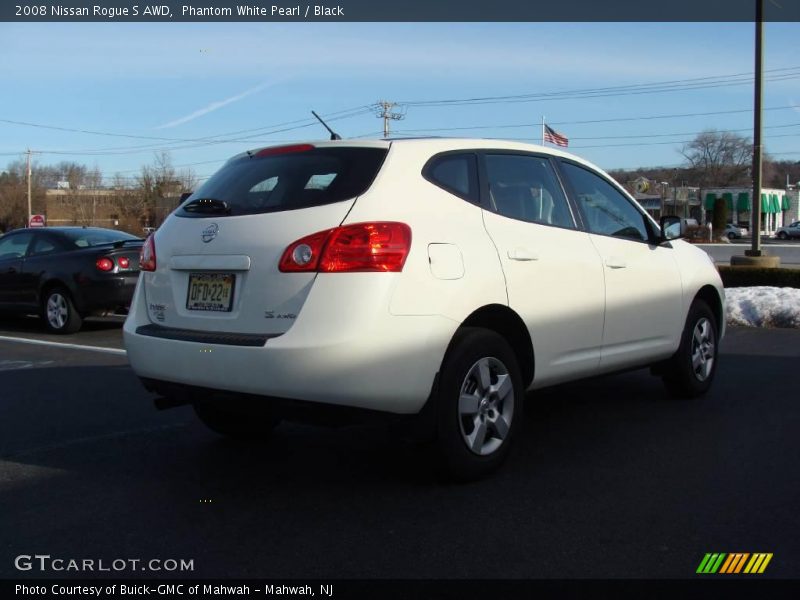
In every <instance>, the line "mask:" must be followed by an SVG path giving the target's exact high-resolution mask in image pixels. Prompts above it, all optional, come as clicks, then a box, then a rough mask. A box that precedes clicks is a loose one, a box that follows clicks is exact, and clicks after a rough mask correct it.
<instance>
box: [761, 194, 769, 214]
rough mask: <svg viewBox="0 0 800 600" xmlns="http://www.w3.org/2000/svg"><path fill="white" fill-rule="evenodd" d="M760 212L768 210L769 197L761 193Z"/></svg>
mask: <svg viewBox="0 0 800 600" xmlns="http://www.w3.org/2000/svg"><path fill="white" fill-rule="evenodd" d="M761 212H762V213H768V212H769V198H768V197H767V195H766V194H763V193H762V194H761Z"/></svg>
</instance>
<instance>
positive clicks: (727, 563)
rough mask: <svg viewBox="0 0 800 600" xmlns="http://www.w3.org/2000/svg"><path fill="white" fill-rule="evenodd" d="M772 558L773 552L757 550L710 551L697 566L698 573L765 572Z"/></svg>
mask: <svg viewBox="0 0 800 600" xmlns="http://www.w3.org/2000/svg"><path fill="white" fill-rule="evenodd" d="M771 560H772V553H771V552H756V553H754V554H750V553H749V552H733V553H730V554H729V553H725V552H714V553H712V552H709V553H708V554H706V555H705V556H704V557H703V560H702V561H700V566H699V567H697V571H696V572H697V573H699V574H702V575H709V574H714V573H720V574H723V573H724V574H726V575H731V574H737V573H748V574H751V575H755V574H757V573H763V572H764V571H765V570H766V568H767V565H768V564H769V561H771Z"/></svg>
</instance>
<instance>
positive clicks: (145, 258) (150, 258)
mask: <svg viewBox="0 0 800 600" xmlns="http://www.w3.org/2000/svg"><path fill="white" fill-rule="evenodd" d="M139 270H140V271H155V270H156V243H155V241H154V240H153V234H152V233H151V234H150V235H149V236H148V237H147V239H146V240H145V242H144V246H142V250H141V252H140V253H139Z"/></svg>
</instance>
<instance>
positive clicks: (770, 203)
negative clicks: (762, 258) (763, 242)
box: [702, 187, 798, 235]
mask: <svg viewBox="0 0 800 600" xmlns="http://www.w3.org/2000/svg"><path fill="white" fill-rule="evenodd" d="M752 195H753V189H752V188H750V189H748V188H742V187H737V188H704V189H703V190H702V198H703V208H704V210H705V217H706V219H705V220H706V221H707V222H710V221H711V220H712V218H713V213H714V201H715V200H716V199H717V198H722V199H724V200H726V202H727V205H728V221H729V222H731V223H736V224H737V225H739V226H740V227H747V229H748V230H749V231H751V232H752V230H753V227H752V213H751V210H752V202H751V200H752V198H751V196H752ZM797 200H798V198H797V190H791V189H790V190H784V189H778V188H761V198H760V202H759V203H758V205H759V206H760V207H761V233H762V235H772V234H774V233H775V230H776V229H777V228H778V227H783V225H784V224H787V225H788V224H789V223H791V222H792V221H796V220H797V218H798V216H797V215H798V209H797V203H798V202H797Z"/></svg>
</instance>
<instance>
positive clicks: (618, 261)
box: [606, 256, 628, 269]
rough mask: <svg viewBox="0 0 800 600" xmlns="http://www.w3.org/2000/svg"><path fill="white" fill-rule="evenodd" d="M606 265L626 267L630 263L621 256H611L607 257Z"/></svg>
mask: <svg viewBox="0 0 800 600" xmlns="http://www.w3.org/2000/svg"><path fill="white" fill-rule="evenodd" d="M606 266H607V267H609V268H610V269H624V268H625V267H627V266H628V263H627V262H625V259H624V258H620V257H619V256H609V257H607V258H606Z"/></svg>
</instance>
